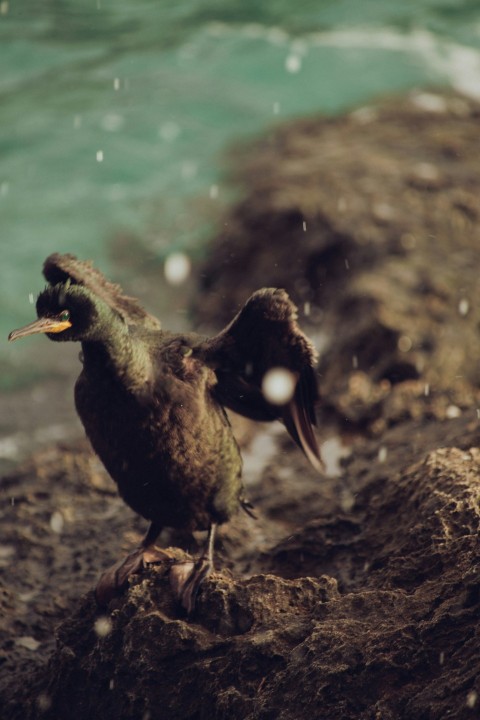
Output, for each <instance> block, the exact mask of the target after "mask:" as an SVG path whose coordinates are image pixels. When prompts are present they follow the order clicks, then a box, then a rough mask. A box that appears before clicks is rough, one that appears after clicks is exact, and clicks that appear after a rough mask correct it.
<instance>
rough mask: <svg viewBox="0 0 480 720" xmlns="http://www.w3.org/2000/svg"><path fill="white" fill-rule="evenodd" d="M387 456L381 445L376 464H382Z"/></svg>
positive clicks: (385, 449)
mask: <svg viewBox="0 0 480 720" xmlns="http://www.w3.org/2000/svg"><path fill="white" fill-rule="evenodd" d="M387 455H388V450H387V448H386V447H385V445H382V447H381V448H380V449H379V451H378V462H379V463H384V462H385V460H386V459H387Z"/></svg>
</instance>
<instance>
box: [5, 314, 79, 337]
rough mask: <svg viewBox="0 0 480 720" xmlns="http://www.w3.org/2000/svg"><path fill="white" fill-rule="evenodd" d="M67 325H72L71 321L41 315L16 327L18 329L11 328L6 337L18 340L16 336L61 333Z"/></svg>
mask: <svg viewBox="0 0 480 720" xmlns="http://www.w3.org/2000/svg"><path fill="white" fill-rule="evenodd" d="M69 327H72V323H71V322H70V321H69V320H59V319H58V318H49V317H43V318H39V319H38V320H34V321H33V322H31V323H28V325H25V326H24V327H21V328H18V330H12V332H11V333H10V335H9V336H8V339H9V341H12V340H18V338H22V337H26V336H27V335H35V334H36V333H61V332H63V331H64V330H67V329H68V328H69Z"/></svg>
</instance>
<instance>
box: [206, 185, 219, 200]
mask: <svg viewBox="0 0 480 720" xmlns="http://www.w3.org/2000/svg"><path fill="white" fill-rule="evenodd" d="M219 190H220V189H219V187H218V185H210V190H209V193H208V194H209V195H210V198H211V199H212V200H216V199H217V198H218V193H219Z"/></svg>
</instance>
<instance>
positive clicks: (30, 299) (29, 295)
mask: <svg viewBox="0 0 480 720" xmlns="http://www.w3.org/2000/svg"><path fill="white" fill-rule="evenodd" d="M28 302H29V303H30V305H33V293H28Z"/></svg>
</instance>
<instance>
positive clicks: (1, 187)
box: [0, 181, 10, 197]
mask: <svg viewBox="0 0 480 720" xmlns="http://www.w3.org/2000/svg"><path fill="white" fill-rule="evenodd" d="M9 190H10V183H8V182H6V181H4V182H2V183H0V195H1V196H2V197H5V196H6V195H8V191H9Z"/></svg>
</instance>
